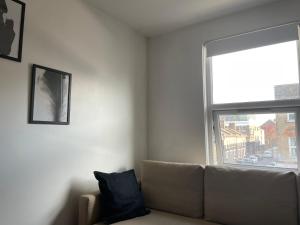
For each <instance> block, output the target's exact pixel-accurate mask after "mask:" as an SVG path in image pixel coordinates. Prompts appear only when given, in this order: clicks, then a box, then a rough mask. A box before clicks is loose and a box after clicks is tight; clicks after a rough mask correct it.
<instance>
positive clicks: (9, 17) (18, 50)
mask: <svg viewBox="0 0 300 225" xmlns="http://www.w3.org/2000/svg"><path fill="white" fill-rule="evenodd" d="M24 16H25V3H23V2H20V1H18V0H0V57H2V58H5V59H10V60H14V61H17V62H21V60H22V45H23V30H24Z"/></svg>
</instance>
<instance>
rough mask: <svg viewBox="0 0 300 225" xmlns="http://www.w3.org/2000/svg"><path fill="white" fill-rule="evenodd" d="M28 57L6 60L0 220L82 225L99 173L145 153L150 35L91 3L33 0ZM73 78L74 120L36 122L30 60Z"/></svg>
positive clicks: (0, 88)
mask: <svg viewBox="0 0 300 225" xmlns="http://www.w3.org/2000/svg"><path fill="white" fill-rule="evenodd" d="M26 2H27V8H26V20H25V33H24V48H23V61H22V63H16V62H13V61H9V60H5V59H1V58H0V104H1V111H0V113H1V116H0V126H1V128H0V143H1V144H0V224H3V225H12V224H22V225H71V224H72V225H73V224H74V225H75V224H77V210H76V209H77V197H78V195H79V194H80V193H82V192H86V191H93V190H97V188H98V187H97V183H96V181H95V179H94V178H93V175H92V172H93V170H101V171H107V172H110V171H115V170H120V169H128V168H132V167H133V166H136V165H137V163H138V162H139V161H140V159H144V158H145V157H146V140H145V139H146V101H145V100H146V48H147V47H146V40H145V39H144V38H143V37H141V36H140V35H139V34H137V33H135V32H133V31H132V30H131V29H129V28H128V27H127V26H126V25H123V24H121V23H119V22H117V21H115V20H114V19H112V18H110V17H108V16H106V15H104V14H102V13H100V12H97V11H96V10H95V9H94V8H93V7H92V6H90V4H88V2H86V0H27V1H26ZM33 63H37V64H41V65H44V66H48V67H52V68H55V69H60V70H63V71H67V72H70V73H72V74H73V83H72V102H71V124H70V125H69V126H52V125H30V124H27V118H28V104H29V101H28V100H29V93H30V78H31V75H30V72H31V64H33Z"/></svg>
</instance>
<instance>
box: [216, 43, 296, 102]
mask: <svg viewBox="0 0 300 225" xmlns="http://www.w3.org/2000/svg"><path fill="white" fill-rule="evenodd" d="M298 65H299V62H298V53H297V41H290V42H285V43H280V44H275V45H269V46H265V47H260V48H254V49H250V50H244V51H239V52H234V53H229V54H224V55H219V56H213V57H212V74H213V102H214V104H217V103H236V102H249V101H264V100H274V86H275V85H280V84H293V83H299V72H298V71H299V69H298Z"/></svg>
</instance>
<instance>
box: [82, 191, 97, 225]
mask: <svg viewBox="0 0 300 225" xmlns="http://www.w3.org/2000/svg"><path fill="white" fill-rule="evenodd" d="M100 197H101V196H100V194H99V193H97V194H86V195H81V196H80V198H79V218H78V220H79V225H93V224H96V223H97V222H99V221H100V219H101V208H100Z"/></svg>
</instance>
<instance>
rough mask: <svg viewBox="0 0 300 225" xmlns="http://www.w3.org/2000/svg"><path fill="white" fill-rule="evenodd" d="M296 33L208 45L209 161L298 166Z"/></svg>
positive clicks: (258, 35) (258, 34) (299, 103)
mask: <svg viewBox="0 0 300 225" xmlns="http://www.w3.org/2000/svg"><path fill="white" fill-rule="evenodd" d="M286 31H288V32H290V33H289V34H288V35H287V32H286ZM297 31H298V26H296V25H289V26H287V27H284V26H283V27H279V28H274V29H270V30H267V31H261V32H255V33H254V34H246V35H240V36H238V37H233V38H228V39H226V40H221V41H216V42H214V43H212V44H208V45H207V52H208V57H207V63H206V66H207V85H206V89H207V112H208V116H207V118H208V132H209V135H208V139H209V140H208V141H209V143H210V145H209V161H210V163H218V164H229V165H238V166H256V167H274V168H284V169H298V164H299V161H300V160H298V159H297V158H298V157H297V155H298V147H297V142H298V140H299V138H298V136H299V135H298V133H299V132H298V131H299V123H297V119H298V117H299V112H300V111H299V106H300V99H299V57H298V32H297ZM270 34H277V35H276V36H275V38H273V36H270ZM280 35H281V39H278V38H277V37H278V36H280ZM282 35H283V36H284V35H286V36H284V37H283V36H282ZM249 43H250V44H249ZM243 46H244V47H243Z"/></svg>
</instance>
